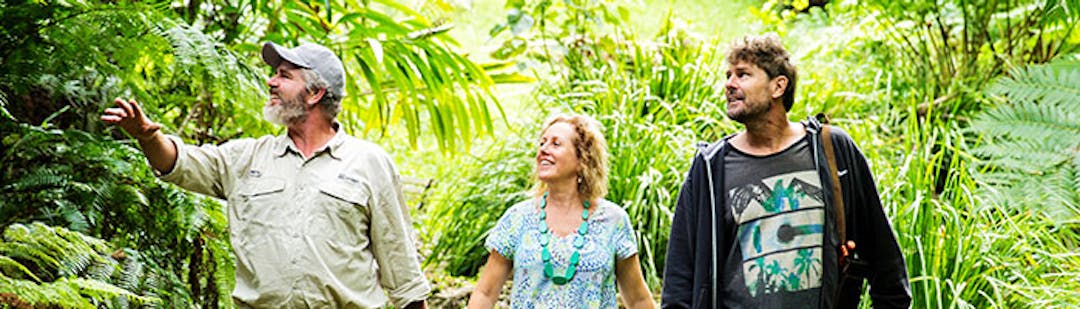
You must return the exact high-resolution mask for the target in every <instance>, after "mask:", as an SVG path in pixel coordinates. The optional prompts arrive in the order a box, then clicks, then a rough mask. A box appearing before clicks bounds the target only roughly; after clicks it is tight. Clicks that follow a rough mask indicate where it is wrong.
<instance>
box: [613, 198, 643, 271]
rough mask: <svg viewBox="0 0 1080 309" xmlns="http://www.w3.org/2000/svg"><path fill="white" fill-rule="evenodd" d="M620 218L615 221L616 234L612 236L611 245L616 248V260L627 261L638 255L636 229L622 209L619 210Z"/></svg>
mask: <svg viewBox="0 0 1080 309" xmlns="http://www.w3.org/2000/svg"><path fill="white" fill-rule="evenodd" d="M616 209H618V210H620V211H618V214H619V218H618V219H616V220H615V229H614V233H613V234H612V236H611V238H612V239H611V240H612V242H611V244H612V246H614V247H615V259H616V260H618V261H622V260H625V259H626V258H629V257H631V256H634V254H637V253H638V247H637V241H636V240H635V237H634V229H633V228H631V225H630V216H629V215H627V214H626V212H625V211H621V210H622V208H617V207H616Z"/></svg>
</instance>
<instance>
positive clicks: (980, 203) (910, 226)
mask: <svg viewBox="0 0 1080 309" xmlns="http://www.w3.org/2000/svg"><path fill="white" fill-rule="evenodd" d="M916 105H917V104H916V103H914V102H911V103H910V105H909V108H910V109H912V110H913V109H915V108H916ZM902 112H903V111H898V112H896V113H892V114H891V115H889V116H888V117H890V118H893V117H901V116H900V115H902ZM931 116H932V115H931ZM834 120H835V119H834ZM840 122H841V123H847V121H845V120H843V119H840ZM889 122H891V121H889V120H885V122H884V123H889ZM850 123H851V124H852V125H846V126H845V125H844V124H841V126H845V128H850V130H849V133H852V135H853V137H854V138H855V140H856V141H862V142H866V141H871V143H873V144H880V145H891V144H895V145H897V147H866V146H865V145H864V147H862V148H863V150H864V151H866V155H867V157H868V158H869V159H870V163H871V166H872V167H874V170H875V171H876V172H877V175H876V176H877V177H876V178H877V180H878V187H879V188H880V191H881V195H882V201H883V202H884V204H885V205H884V206H885V210H886V214H887V215H888V216H889V218H890V219H891V221H892V224H893V228H894V229H895V231H896V234H897V240H898V241H899V243H900V246H901V248H902V250H903V253H904V256H905V258H906V261H907V266H908V272H909V277H910V279H911V288H912V294H913V300H914V302H913V306H914V307H917V308H1017V307H1068V306H1069V304H1075V303H1076V301H1077V300H1080V298H1078V297H1080V294H1077V293H1076V291H1078V290H1080V289H1078V288H1080V285H1078V283H1077V282H1076V281H1075V280H1073V278H1075V277H1076V276H1077V275H1080V257H1077V256H1076V255H1075V254H1074V253H1071V251H1072V250H1074V249H1075V246H1076V240H1077V238H1076V236H1077V235H1076V233H1075V232H1069V231H1068V230H1067V229H1066V230H1061V229H1056V228H1053V224H1052V222H1053V220H1052V219H1051V218H1049V217H1046V216H1041V215H1037V214H1033V213H1032V212H1028V211H1020V210H1017V209H1012V208H1010V207H1007V205H1006V203H1002V202H1001V201H999V200H997V199H996V198H995V197H993V196H984V195H981V194H979V191H980V189H979V188H980V186H981V185H980V183H979V182H978V181H976V179H978V178H979V177H981V175H980V173H981V171H979V170H976V168H975V165H974V164H973V161H974V160H973V157H972V155H971V154H970V153H971V152H970V150H968V149H967V148H966V145H970V144H973V143H974V141H972V140H969V138H970V137H969V136H968V134H967V132H966V130H964V129H963V128H961V127H960V124H959V123H958V122H955V121H953V122H947V123H941V124H939V125H937V126H934V127H926V126H925V125H924V124H921V123H920V122H919V120H918V119H917V118H908V119H907V120H905V121H902V122H901V123H903V127H900V128H897V129H898V130H899V132H898V133H900V134H898V135H895V136H881V135H880V134H879V133H876V132H873V130H874V129H873V127H867V125H868V124H870V123H861V124H860V123H859V122H856V121H851V122H850ZM941 165H946V168H945V170H946V171H947V172H946V173H939V172H938V171H939V170H941ZM938 183H943V186H944V187H943V188H942V189H941V190H938V189H936V187H937V184H938ZM867 305H869V302H868V298H864V308H865V307H868V306H867Z"/></svg>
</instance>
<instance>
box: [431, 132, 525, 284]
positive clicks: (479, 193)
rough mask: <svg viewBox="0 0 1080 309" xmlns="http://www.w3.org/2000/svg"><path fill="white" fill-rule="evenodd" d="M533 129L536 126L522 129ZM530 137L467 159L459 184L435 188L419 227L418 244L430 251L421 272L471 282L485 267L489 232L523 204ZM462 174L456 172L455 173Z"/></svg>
mask: <svg viewBox="0 0 1080 309" xmlns="http://www.w3.org/2000/svg"><path fill="white" fill-rule="evenodd" d="M523 126H524V127H529V128H533V130H525V131H526V132H530V133H531V132H534V131H535V130H536V127H538V124H536V123H535V121H533V123H532V124H523ZM533 140H534V138H533V137H532V136H528V137H525V136H519V135H513V136H508V137H505V138H504V139H503V140H502V141H501V142H500V143H497V144H495V145H493V146H491V147H490V148H489V149H488V150H487V151H486V152H485V153H484V154H483V155H481V156H480V157H478V158H470V160H468V162H465V163H460V164H462V165H465V166H466V168H464V170H465V171H471V172H472V173H469V174H466V175H461V179H453V178H450V179H452V180H451V181H455V182H456V183H453V184H451V183H444V184H441V185H440V186H438V188H439V192H438V193H437V194H436V196H435V197H434V198H433V200H432V203H431V205H432V208H430V209H428V210H427V214H426V216H427V217H426V220H424V223H423V224H422V226H423V227H424V228H423V231H424V234H423V236H422V238H421V239H422V240H423V243H425V244H429V245H430V246H431V253H430V254H429V255H428V258H427V259H426V260H425V261H424V263H425V266H428V267H432V266H434V267H436V268H437V269H440V270H442V271H445V272H446V273H448V274H450V275H453V276H475V275H476V274H477V273H478V271H479V269H480V266H483V265H484V263H486V262H487V255H488V253H489V252H488V251H487V250H486V249H485V248H484V241H486V240H487V236H488V232H489V231H490V230H491V229H492V228H494V227H495V223H496V222H497V221H498V220H499V218H500V217H502V214H503V213H504V212H506V210H507V209H510V206H513V205H514V204H516V203H518V202H521V201H524V200H525V199H527V198H528V190H529V188H530V185H531V181H530V177H532V172H533V164H534V162H533V160H530V158H532V156H533V155H535V152H534V151H535V148H533V147H532V146H533V145H535V143H533ZM461 171H462V169H455V173H460V172H461Z"/></svg>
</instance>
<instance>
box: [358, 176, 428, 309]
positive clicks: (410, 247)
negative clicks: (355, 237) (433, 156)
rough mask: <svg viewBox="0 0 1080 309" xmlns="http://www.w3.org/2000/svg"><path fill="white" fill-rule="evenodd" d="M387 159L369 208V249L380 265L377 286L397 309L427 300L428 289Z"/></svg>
mask: <svg viewBox="0 0 1080 309" xmlns="http://www.w3.org/2000/svg"><path fill="white" fill-rule="evenodd" d="M388 161H389V158H386V160H385V161H384V163H383V164H380V165H382V167H383V172H384V173H386V175H384V176H385V177H372V178H371V179H373V180H379V179H381V180H385V181H378V182H375V183H373V185H374V186H373V189H374V190H375V192H377V193H376V194H374V196H373V201H372V207H371V210H370V211H371V228H370V233H371V235H370V236H371V249H372V252H373V253H374V255H375V261H376V262H377V263H378V265H379V284H380V285H382V287H383V289H385V290H386V292H387V294H389V296H390V301H391V302H392V303H393V304H394V307H396V308H404V307H405V306H406V305H408V304H409V303H412V302H415V301H421V300H425V299H427V296H428V294H429V293H431V286H430V284H429V283H428V281H427V278H426V277H425V276H424V273H423V271H422V270H421V268H420V261H419V253H418V252H417V251H416V246H415V245H414V243H413V235H412V233H411V231H412V223H411V222H410V220H409V213H408V208H407V207H406V206H405V202H404V201H405V199H404V196H403V195H402V192H401V182H400V177H399V176H398V175H397V173H396V171H394V169H393V166H392V165H391V164H390V163H389V162H388Z"/></svg>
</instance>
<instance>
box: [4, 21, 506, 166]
mask: <svg viewBox="0 0 1080 309" xmlns="http://www.w3.org/2000/svg"><path fill="white" fill-rule="evenodd" d="M5 2H7V1H5ZM186 5H190V7H187V6H184V5H175V6H174V4H173V3H172V2H168V1H152V2H119V3H115V2H112V1H79V2H73V3H66V2H59V3H57V2H36V1H25V2H23V1H14V3H12V4H11V5H4V7H3V10H2V11H0V20H3V22H0V23H2V24H0V26H3V27H2V28H4V29H5V30H4V31H3V32H2V33H0V43H4V44H3V46H5V47H7V46H12V47H13V48H4V49H3V50H0V64H3V65H4V67H5V68H10V69H9V70H5V71H4V72H3V73H0V94H6V96H7V97H9V98H11V102H10V104H5V105H7V106H13V107H12V108H7V107H5V110H6V111H12V112H15V115H14V117H15V118H16V119H19V120H20V121H27V122H31V123H42V122H43V119H45V118H46V117H47V116H49V115H52V114H53V113H54V112H56V111H59V110H62V109H63V108H64V107H72V108H71V109H68V110H67V113H63V114H61V115H60V117H58V118H57V119H56V122H55V123H56V124H57V125H58V126H59V127H62V128H69V127H70V128H78V129H81V130H87V131H90V132H99V131H102V130H103V129H102V123H101V122H100V120H98V119H97V116H98V115H99V114H100V111H101V110H102V108H103V107H104V106H105V105H111V104H112V99H113V98H115V97H118V96H123V97H134V98H136V99H137V100H140V101H141V102H143V103H144V106H146V107H147V110H148V111H149V114H150V115H151V116H152V117H153V119H155V120H158V121H160V122H163V123H165V124H166V125H167V127H168V129H169V131H173V132H176V133H177V134H179V135H181V136H182V137H184V138H186V139H190V140H195V141H198V142H200V143H220V142H222V141H224V140H228V139H230V138H233V137H236V136H242V135H243V136H258V135H263V134H267V133H271V132H272V131H273V130H274V128H273V127H272V126H271V125H270V124H269V123H267V122H265V121H263V120H262V119H261V106H262V105H263V103H264V102H265V101H266V95H265V93H266V90H265V88H264V87H265V86H263V84H264V82H265V78H264V77H263V72H266V70H265V65H263V64H262V62H261V60H259V58H258V55H259V50H260V49H261V43H262V42H264V41H275V42H278V43H281V44H285V45H290V46H291V45H296V44H299V43H301V42H303V41H314V42H318V43H321V44H324V45H326V46H329V47H330V48H331V49H333V50H335V51H336V52H337V53H338V55H339V56H340V57H341V58H342V59H343V61H344V62H345V65H346V71H347V76H351V77H353V78H349V79H348V82H347V85H346V87H347V90H348V92H349V93H350V94H352V95H351V96H347V97H346V98H345V100H344V102H343V104H344V107H345V108H344V109H345V110H346V113H344V114H342V116H341V120H342V122H343V124H344V125H345V126H346V127H347V128H348V129H350V131H355V132H360V131H362V132H368V131H372V130H380V131H383V130H388V129H389V128H390V127H392V126H395V125H398V124H401V123H403V124H404V127H405V129H406V130H407V132H408V133H409V137H410V141H411V142H412V144H413V146H414V147H415V146H417V145H416V142H417V137H418V136H419V135H420V134H428V133H430V134H433V135H435V136H436V137H438V139H437V140H438V141H439V146H440V147H442V148H443V149H444V150H450V149H456V148H455V147H458V146H468V145H469V144H470V143H471V140H472V139H473V138H475V137H477V136H485V135H489V134H490V133H491V131H492V130H493V129H492V123H493V122H494V119H495V118H494V116H493V114H496V113H498V114H501V107H500V105H499V104H498V103H497V101H496V99H495V97H494V96H493V95H492V94H491V92H490V87H491V86H492V85H493V84H494V83H495V82H496V81H507V80H506V79H500V80H493V79H491V78H490V77H489V76H488V75H487V72H486V71H485V70H486V69H487V68H485V67H481V66H479V65H477V64H475V63H473V62H472V61H471V60H469V59H467V58H466V57H465V56H463V55H462V54H459V53H457V52H456V51H454V50H453V49H451V46H452V44H454V41H453V40H452V39H450V38H449V37H448V36H446V35H445V32H446V31H448V30H449V29H450V28H451V27H450V25H442V24H438V23H435V22H431V21H429V20H427V18H426V17H425V16H424V15H422V14H420V13H418V12H416V11H414V10H413V9H412V8H410V7H408V6H405V5H401V4H398V3H396V2H394V1H370V2H369V1H364V2H360V3H354V2H350V1H305V2H298V1H284V2H277V1H239V2H233V1H211V2H208V3H203V2H202V1H195V2H190V3H187V4H186ZM7 29H12V30H11V31H8V30H7ZM240 55H242V56H240ZM493 108H494V109H496V110H497V112H496V111H493V110H492V109H493Z"/></svg>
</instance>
